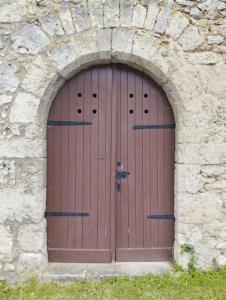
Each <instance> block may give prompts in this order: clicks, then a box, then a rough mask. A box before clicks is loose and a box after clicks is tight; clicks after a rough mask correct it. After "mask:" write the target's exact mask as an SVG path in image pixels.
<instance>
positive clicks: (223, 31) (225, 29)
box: [219, 25, 226, 37]
mask: <svg viewBox="0 0 226 300" xmlns="http://www.w3.org/2000/svg"><path fill="white" fill-rule="evenodd" d="M219 31H220V34H221V35H222V36H223V37H226V25H223V26H220V28H219Z"/></svg>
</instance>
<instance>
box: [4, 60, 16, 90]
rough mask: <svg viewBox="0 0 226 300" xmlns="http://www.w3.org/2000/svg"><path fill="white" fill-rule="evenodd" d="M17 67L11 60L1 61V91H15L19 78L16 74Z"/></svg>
mask: <svg viewBox="0 0 226 300" xmlns="http://www.w3.org/2000/svg"><path fill="white" fill-rule="evenodd" d="M16 71H17V67H16V66H15V64H14V63H13V62H11V61H0V93H6V92H15V91H16V89H17V87H18V85H19V79H18V77H17V76H16V74H15V73H16Z"/></svg>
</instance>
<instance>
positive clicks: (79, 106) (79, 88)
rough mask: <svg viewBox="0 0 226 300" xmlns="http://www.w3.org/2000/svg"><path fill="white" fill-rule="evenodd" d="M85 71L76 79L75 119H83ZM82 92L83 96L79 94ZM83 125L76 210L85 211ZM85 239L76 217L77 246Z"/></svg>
mask: <svg viewBox="0 0 226 300" xmlns="http://www.w3.org/2000/svg"><path fill="white" fill-rule="evenodd" d="M83 80H84V76H83V73H80V74H79V76H78V77H77V81H76V97H75V111H76V115H75V120H78V121H81V120H83V114H84V111H83V110H84V107H83V99H84V91H83ZM80 94H81V97H80V96H79V95H80ZM83 130H84V128H83V126H76V144H75V153H76V167H75V172H76V175H75V181H76V183H75V184H76V189H75V198H76V211H83V171H84V170H83V158H84V152H83V140H84V139H83ZM82 240H83V228H82V218H80V217H77V218H75V247H76V248H80V249H81V248H82Z"/></svg>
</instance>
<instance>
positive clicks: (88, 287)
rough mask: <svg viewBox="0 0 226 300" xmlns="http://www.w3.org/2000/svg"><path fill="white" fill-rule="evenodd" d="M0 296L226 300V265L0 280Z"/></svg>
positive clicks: (21, 298)
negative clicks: (17, 281)
mask: <svg viewBox="0 0 226 300" xmlns="http://www.w3.org/2000/svg"><path fill="white" fill-rule="evenodd" d="M0 299H7V300H14V299H15V300H33V299H34V300H36V299H38V300H42V299H43V300H47V299H51V300H52V299H54V300H58V299H62V300H66V299H76V300H79V299H91V300H96V299H106V300H110V299H120V300H123V299H159V300H171V299H172V300H202V299H208V300H211V299H214V300H215V299H216V300H217V299H220V300H226V268H221V269H218V270H210V271H206V272H202V271H191V272H181V271H180V272H172V273H168V274H165V275H162V276H156V275H150V274H148V275H144V276H134V277H111V278H105V279H102V280H87V281H73V282H69V283H56V282H51V283H38V281H37V280H35V279H30V280H29V281H27V282H25V283H23V284H17V285H15V286H11V287H9V286H7V285H6V284H5V283H4V282H0Z"/></svg>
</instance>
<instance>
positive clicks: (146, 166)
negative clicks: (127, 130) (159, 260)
mask: <svg viewBox="0 0 226 300" xmlns="http://www.w3.org/2000/svg"><path fill="white" fill-rule="evenodd" d="M142 96H143V124H144V125H145V124H150V114H152V110H151V106H150V98H151V97H150V84H149V81H148V79H147V77H146V76H143V93H142ZM149 131H150V130H147V129H146V130H143V136H142V138H143V161H142V163H143V201H144V247H145V248H148V247H149V248H151V241H150V239H151V223H150V219H148V218H147V215H149V214H150V211H151V179H150V168H151V166H150V134H149Z"/></svg>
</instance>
